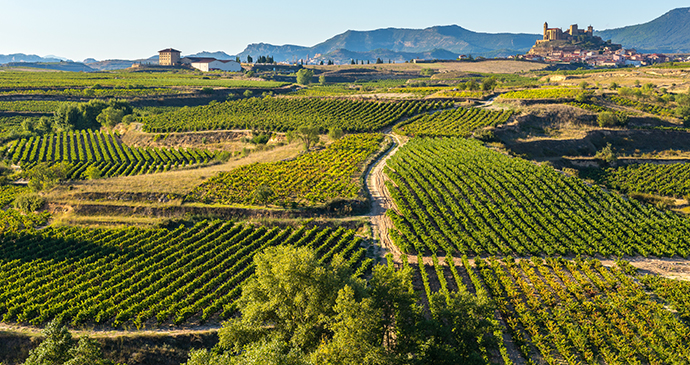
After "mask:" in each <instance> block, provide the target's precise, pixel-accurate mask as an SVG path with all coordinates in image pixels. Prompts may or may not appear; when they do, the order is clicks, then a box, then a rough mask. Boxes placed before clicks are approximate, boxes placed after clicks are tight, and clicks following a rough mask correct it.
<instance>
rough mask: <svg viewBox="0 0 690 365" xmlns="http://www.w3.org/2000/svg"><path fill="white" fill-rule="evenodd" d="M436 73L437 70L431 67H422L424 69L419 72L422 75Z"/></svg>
mask: <svg viewBox="0 0 690 365" xmlns="http://www.w3.org/2000/svg"><path fill="white" fill-rule="evenodd" d="M435 73H436V71H434V70H433V69H430V68H425V69H422V71H420V72H419V74H420V75H422V76H432V75H433V74H435Z"/></svg>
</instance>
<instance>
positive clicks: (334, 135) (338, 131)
mask: <svg viewBox="0 0 690 365" xmlns="http://www.w3.org/2000/svg"><path fill="white" fill-rule="evenodd" d="M342 136H343V129H342V128H340V127H331V129H329V130H328V138H330V139H332V140H336V139H340V138H341V137H342Z"/></svg>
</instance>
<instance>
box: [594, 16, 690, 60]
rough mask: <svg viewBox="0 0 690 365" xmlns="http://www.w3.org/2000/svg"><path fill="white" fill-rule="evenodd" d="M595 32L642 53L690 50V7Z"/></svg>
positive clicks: (685, 51) (689, 51)
mask: <svg viewBox="0 0 690 365" xmlns="http://www.w3.org/2000/svg"><path fill="white" fill-rule="evenodd" d="M594 34H595V35H598V36H600V37H601V38H602V39H604V40H607V39H610V40H611V41H612V42H613V43H620V44H622V45H623V47H624V48H635V49H636V50H637V51H638V52H645V53H654V52H658V53H690V8H678V9H673V10H671V11H669V12H668V13H666V14H664V15H662V16H660V17H658V18H656V19H654V20H652V21H651V22H648V23H644V24H639V25H631V26H628V27H623V28H616V29H607V30H602V31H600V32H594Z"/></svg>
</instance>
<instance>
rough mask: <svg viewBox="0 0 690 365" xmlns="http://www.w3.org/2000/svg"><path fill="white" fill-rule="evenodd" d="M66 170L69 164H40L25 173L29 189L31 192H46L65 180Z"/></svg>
mask: <svg viewBox="0 0 690 365" xmlns="http://www.w3.org/2000/svg"><path fill="white" fill-rule="evenodd" d="M68 170H69V164H67V163H64V162H61V163H57V164H51V163H48V162H41V163H39V164H38V165H36V166H34V167H33V168H31V170H29V171H28V172H27V173H26V176H27V178H28V179H29V187H30V188H31V189H32V190H33V191H42V190H48V189H50V188H52V187H53V186H55V185H57V184H58V183H59V182H61V181H63V180H65V179H67V171H68Z"/></svg>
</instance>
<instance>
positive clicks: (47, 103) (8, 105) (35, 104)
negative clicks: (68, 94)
mask: <svg viewBox="0 0 690 365" xmlns="http://www.w3.org/2000/svg"><path fill="white" fill-rule="evenodd" d="M62 104H64V102H62V101H53V100H25V101H0V111H11V112H38V113H52V112H54V111H56V110H58V109H59V108H60V105H62Z"/></svg>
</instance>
